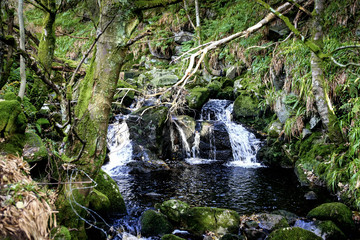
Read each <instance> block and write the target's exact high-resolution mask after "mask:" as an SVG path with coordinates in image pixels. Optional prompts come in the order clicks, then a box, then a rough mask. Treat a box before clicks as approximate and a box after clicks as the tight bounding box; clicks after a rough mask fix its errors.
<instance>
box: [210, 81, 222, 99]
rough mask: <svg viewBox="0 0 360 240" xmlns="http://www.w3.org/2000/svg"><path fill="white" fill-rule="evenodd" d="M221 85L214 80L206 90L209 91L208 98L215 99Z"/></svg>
mask: <svg viewBox="0 0 360 240" xmlns="http://www.w3.org/2000/svg"><path fill="white" fill-rule="evenodd" d="M221 87H222V83H221V82H219V81H217V80H215V81H212V82H211V83H209V84H208V85H207V86H206V88H207V89H208V90H209V91H210V95H209V97H210V98H215V97H216V96H217V94H218V93H219V92H220V91H221Z"/></svg>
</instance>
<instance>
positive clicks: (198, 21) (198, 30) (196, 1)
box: [195, 0, 201, 45]
mask: <svg viewBox="0 0 360 240" xmlns="http://www.w3.org/2000/svg"><path fill="white" fill-rule="evenodd" d="M195 15H196V29H195V32H196V36H197V38H198V42H199V45H201V25H200V12H199V0H195Z"/></svg>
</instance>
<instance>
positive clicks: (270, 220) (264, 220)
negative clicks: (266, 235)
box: [256, 213, 289, 232]
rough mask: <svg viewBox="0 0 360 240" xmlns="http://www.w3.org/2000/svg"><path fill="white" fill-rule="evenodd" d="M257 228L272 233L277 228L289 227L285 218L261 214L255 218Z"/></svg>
mask: <svg viewBox="0 0 360 240" xmlns="http://www.w3.org/2000/svg"><path fill="white" fill-rule="evenodd" d="M256 218H257V220H258V222H259V227H260V228H261V229H264V230H265V231H267V232H272V231H274V230H275V229H278V228H285V227H289V224H288V222H287V220H286V218H285V217H283V216H281V215H277V214H268V213H262V214H259V215H257V216H256Z"/></svg>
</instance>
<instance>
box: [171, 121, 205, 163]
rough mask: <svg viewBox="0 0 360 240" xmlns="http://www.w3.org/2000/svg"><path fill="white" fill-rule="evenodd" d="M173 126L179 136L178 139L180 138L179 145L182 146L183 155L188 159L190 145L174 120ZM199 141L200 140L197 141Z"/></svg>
mask: <svg viewBox="0 0 360 240" xmlns="http://www.w3.org/2000/svg"><path fill="white" fill-rule="evenodd" d="M173 122H174V124H175V126H176V128H177V130H178V132H179V134H180V138H181V143H182V146H183V149H185V153H186V157H190V156H191V151H190V145H189V143H188V141H187V139H186V135H185V133H184V130H183V129H182V128H181V127H180V126H179V124H178V123H177V122H176V120H175V119H174V121H173ZM199 140H200V139H199Z"/></svg>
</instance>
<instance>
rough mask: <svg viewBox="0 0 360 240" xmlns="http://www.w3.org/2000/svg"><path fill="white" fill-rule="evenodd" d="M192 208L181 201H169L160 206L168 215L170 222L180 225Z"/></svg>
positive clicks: (162, 211)
mask: <svg viewBox="0 0 360 240" xmlns="http://www.w3.org/2000/svg"><path fill="white" fill-rule="evenodd" d="M189 208H190V206H189V205H188V204H187V203H185V202H182V201H179V200H175V199H173V200H168V201H165V202H163V203H162V204H161V205H160V211H161V213H163V214H164V215H166V216H167V217H168V218H169V220H171V221H173V222H175V223H180V222H181V221H182V219H183V216H184V214H185V213H186V211H187V210H188V209H189Z"/></svg>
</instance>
